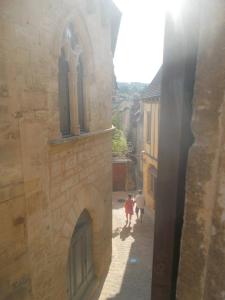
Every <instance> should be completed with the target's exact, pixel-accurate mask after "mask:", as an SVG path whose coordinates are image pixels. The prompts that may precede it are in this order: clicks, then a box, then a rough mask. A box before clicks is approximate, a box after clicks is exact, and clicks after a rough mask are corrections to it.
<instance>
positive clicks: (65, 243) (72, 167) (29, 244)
mask: <svg viewBox="0 0 225 300" xmlns="http://www.w3.org/2000/svg"><path fill="white" fill-rule="evenodd" d="M93 4H94V5H93ZM108 14H109V10H107V5H102V2H101V1H98V0H93V1H83V0H80V1H71V0H64V1H62V0H60V1H58V0H57V1H55V0H54V1H51V0H40V1H35V0H23V1H1V3H0V299H1V300H3V299H4V300H5V299H10V300H11V299H16V300H22V299H23V300H24V299H29V300H30V299H35V300H37V299H40V300H45V299H48V300H50V299H54V300H56V299H59V300H62V299H68V296H67V293H68V290H67V275H68V274H67V259H68V248H69V243H70V238H71V236H72V232H73V229H74V227H75V224H76V220H77V219H78V217H79V215H80V213H81V212H82V210H83V209H84V208H87V209H88V211H89V213H90V215H91V217H92V220H93V230H94V262H95V269H96V275H97V277H98V278H100V277H101V276H102V274H103V272H104V269H105V268H106V267H107V264H108V263H109V260H110V255H111V134H110V133H104V134H101V133H99V134H97V135H94V136H89V137H88V136H87V137H85V138H82V139H80V140H74V141H70V142H68V143H66V144H60V138H61V134H60V125H59V103H58V57H59V53H60V48H61V40H62V33H63V31H64V29H65V27H66V26H67V24H68V22H72V23H73V24H74V26H75V28H76V31H77V32H78V33H79V35H80V38H81V40H82V44H83V47H84V52H85V63H86V72H85V89H86V97H87V103H88V105H87V107H86V110H87V111H86V112H87V116H88V127H89V131H90V132H95V131H98V132H101V131H102V130H105V129H108V128H110V127H111V104H110V103H111V84H112V54H111V48H110V47H111V44H110V43H111V41H110V27H109V22H108V20H109V18H108ZM53 139H58V142H59V144H51V141H52V140H53Z"/></svg>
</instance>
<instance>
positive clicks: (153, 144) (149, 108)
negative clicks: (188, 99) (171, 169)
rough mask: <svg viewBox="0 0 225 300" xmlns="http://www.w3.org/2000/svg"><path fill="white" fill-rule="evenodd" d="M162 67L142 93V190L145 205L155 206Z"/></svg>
mask: <svg viewBox="0 0 225 300" xmlns="http://www.w3.org/2000/svg"><path fill="white" fill-rule="evenodd" d="M161 73H162V68H160V70H159V71H158V73H157V74H156V76H155V78H154V79H153V80H152V82H151V83H150V85H149V86H148V87H147V88H146V89H145V91H144V92H143V95H142V100H143V110H144V129H143V131H144V151H143V157H142V159H143V190H144V196H145V199H146V203H147V206H149V207H150V208H154V207H155V198H156V183H157V170H158V136H159V113H160V86H161Z"/></svg>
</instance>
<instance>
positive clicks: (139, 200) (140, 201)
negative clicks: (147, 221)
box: [135, 190, 145, 223]
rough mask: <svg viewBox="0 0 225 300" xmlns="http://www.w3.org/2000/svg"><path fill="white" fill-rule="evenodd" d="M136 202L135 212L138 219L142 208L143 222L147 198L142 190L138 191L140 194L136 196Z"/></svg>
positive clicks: (141, 216)
mask: <svg viewBox="0 0 225 300" xmlns="http://www.w3.org/2000/svg"><path fill="white" fill-rule="evenodd" d="M135 203H136V208H135V212H136V216H137V219H138V214H139V210H140V220H141V223H142V219H143V215H144V207H145V198H144V196H143V195H142V191H141V190H139V191H138V194H137V195H136V197H135Z"/></svg>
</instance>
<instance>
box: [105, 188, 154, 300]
mask: <svg viewBox="0 0 225 300" xmlns="http://www.w3.org/2000/svg"><path fill="white" fill-rule="evenodd" d="M126 196H127V194H126V193H123V192H115V193H113V233H112V238H113V239H112V247H113V251H112V262H111V265H110V269H109V272H108V275H107V277H106V280H105V283H104V286H103V289H102V291H101V295H100V297H99V300H112V299H114V300H124V299H129V300H137V299H138V300H147V299H148V300H149V297H150V286H151V285H150V281H151V272H152V271H151V268H152V249H153V232H154V216H153V214H152V213H149V212H148V211H146V212H145V215H144V219H143V223H142V224H141V223H140V221H136V216H133V220H132V222H131V226H130V227H128V226H126V225H125V216H124V208H123V206H124V203H123V202H120V201H118V200H120V199H125V197H126Z"/></svg>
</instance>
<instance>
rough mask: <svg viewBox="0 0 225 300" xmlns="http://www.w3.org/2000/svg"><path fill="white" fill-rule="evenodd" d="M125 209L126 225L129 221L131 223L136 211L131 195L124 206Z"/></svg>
mask: <svg viewBox="0 0 225 300" xmlns="http://www.w3.org/2000/svg"><path fill="white" fill-rule="evenodd" d="M124 208H125V214H126V223H127V222H128V219H129V223H131V218H132V215H133V214H134V209H133V208H134V201H133V199H132V196H131V195H128V198H127V200H126V201H125V204H124Z"/></svg>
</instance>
